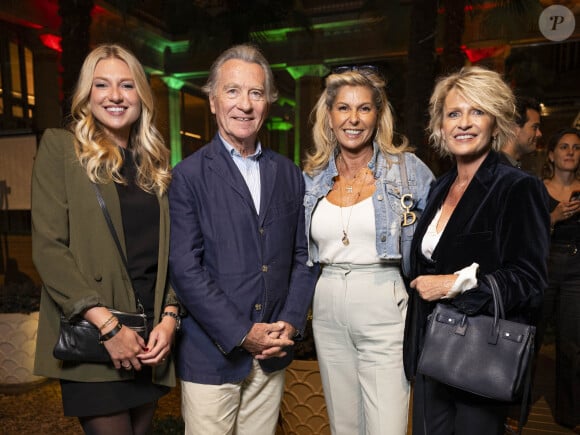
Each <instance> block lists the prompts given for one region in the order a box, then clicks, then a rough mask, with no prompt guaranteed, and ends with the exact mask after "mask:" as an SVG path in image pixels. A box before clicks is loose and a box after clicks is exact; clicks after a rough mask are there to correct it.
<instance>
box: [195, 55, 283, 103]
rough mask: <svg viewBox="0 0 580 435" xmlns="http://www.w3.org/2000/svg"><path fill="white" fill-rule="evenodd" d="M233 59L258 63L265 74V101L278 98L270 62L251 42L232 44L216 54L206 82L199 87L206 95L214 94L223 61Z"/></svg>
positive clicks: (212, 95)
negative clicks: (216, 56)
mask: <svg viewBox="0 0 580 435" xmlns="http://www.w3.org/2000/svg"><path fill="white" fill-rule="evenodd" d="M233 59H235V60H241V61H244V62H248V63H255V64H258V65H260V67H262V70H263V71H264V75H265V76H266V83H265V87H266V89H265V93H266V102H267V103H268V105H271V104H272V103H274V102H275V101H276V100H277V99H278V90H277V89H276V85H275V84H274V74H272V70H271V69H270V64H269V63H268V61H267V60H266V58H265V57H264V55H263V54H262V52H261V51H260V50H259V49H258V47H256V46H254V45H252V44H239V45H234V46H233V47H230V48H228V49H227V50H226V51H224V52H223V53H222V54H220V55H219V56H218V58H217V59H216V60H215V61H214V63H213V64H212V66H211V68H210V70H209V75H208V77H207V82H206V84H205V85H204V86H203V87H202V88H201V90H202V91H203V92H204V93H205V94H206V95H207V96H208V97H214V96H215V95H216V93H217V83H218V80H219V74H220V71H221V68H222V66H223V65H224V63H226V62H227V61H228V60H233Z"/></svg>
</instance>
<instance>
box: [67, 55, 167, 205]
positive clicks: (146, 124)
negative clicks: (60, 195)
mask: <svg viewBox="0 0 580 435" xmlns="http://www.w3.org/2000/svg"><path fill="white" fill-rule="evenodd" d="M109 58H116V59H119V60H121V61H123V62H125V63H126V64H127V66H128V67H129V70H130V71H131V75H132V76H133V79H134V81H135V89H136V90H137V94H138V95H139V98H140V100H141V115H140V116H139V119H137V121H135V123H134V124H133V125H132V126H131V133H130V137H129V144H128V149H130V150H131V152H132V153H133V155H134V157H135V161H136V164H137V177H136V183H137V185H138V186H139V187H140V188H141V189H143V190H145V191H146V192H149V193H157V194H160V195H161V194H164V193H165V192H166V191H167V189H168V187H169V183H170V181H171V172H170V171H171V168H170V160H169V155H170V153H169V150H168V149H167V147H166V146H165V143H164V141H163V138H162V136H161V134H160V133H159V131H158V130H157V128H156V127H155V125H154V120H155V105H154V99H153V93H152V91H151V88H150V87H149V82H148V80H147V76H146V75H145V71H144V70H143V67H142V66H141V63H140V62H139V61H138V60H137V58H136V57H135V55H133V53H131V52H130V51H128V50H127V49H126V48H123V47H121V46H120V45H116V44H103V45H99V46H98V47H96V48H95V49H94V50H92V51H91V52H90V53H89V54H88V56H87V57H86V59H85V61H84V63H83V65H82V67H81V71H80V74H79V79H78V82H77V85H76V89H75V91H74V94H73V97H72V104H71V122H70V124H69V129H70V130H71V131H72V133H73V134H74V137H75V141H74V146H75V151H76V154H77V157H78V158H79V161H80V163H81V165H82V166H83V168H85V169H86V171H87V175H88V177H89V179H90V180H91V181H92V182H94V183H99V184H102V183H108V182H110V181H114V182H115V183H121V184H125V183H126V180H124V179H123V177H122V176H121V174H120V173H119V171H120V169H121V166H122V164H123V156H122V154H121V150H119V148H118V147H117V146H116V144H115V143H114V142H113V141H112V140H111V139H110V138H109V137H108V135H107V133H106V131H105V130H104V129H103V127H102V125H101V124H100V122H99V121H98V120H97V119H96V118H95V117H94V115H93V113H92V112H91V109H90V101H89V100H90V95H91V89H92V86H93V74H94V71H95V68H96V66H97V64H98V63H99V61H101V60H103V59H109Z"/></svg>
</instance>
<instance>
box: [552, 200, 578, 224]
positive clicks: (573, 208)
mask: <svg viewBox="0 0 580 435" xmlns="http://www.w3.org/2000/svg"><path fill="white" fill-rule="evenodd" d="M579 211H580V201H562V202H559V203H558V205H557V206H556V208H554V210H553V211H552V213H550V219H551V221H552V225H554V224H556V223H557V222H560V221H563V220H565V219H568V218H570V217H571V216H573V215H574V214H576V213H578V212H579Z"/></svg>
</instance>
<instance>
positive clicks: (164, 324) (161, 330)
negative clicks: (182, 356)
mask: <svg viewBox="0 0 580 435" xmlns="http://www.w3.org/2000/svg"><path fill="white" fill-rule="evenodd" d="M175 328H176V321H175V319H173V318H172V317H169V316H165V317H163V319H162V320H161V322H159V324H158V325H157V326H156V327H155V328H153V331H151V334H149V341H148V343H147V348H146V349H144V352H140V353H139V354H138V355H137V358H139V360H140V361H141V363H142V364H144V365H147V366H156V365H159V364H162V363H164V362H165V359H166V358H167V357H168V356H169V354H170V353H171V345H172V344H173V340H174V339H175V332H176V329H175Z"/></svg>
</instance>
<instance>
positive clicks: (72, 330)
mask: <svg viewBox="0 0 580 435" xmlns="http://www.w3.org/2000/svg"><path fill="white" fill-rule="evenodd" d="M93 187H94V188H95V192H96V194H97V200H98V202H99V206H100V207H101V210H102V212H103V215H104V216H105V220H106V221H107V225H108V227H109V231H110V232H111V235H112V237H113V240H114V241H115V245H116V246H117V250H118V251H119V255H120V256H121V259H122V260H123V265H124V266H125V271H126V272H127V275H129V267H128V264H127V259H126V258H125V255H124V254H123V250H122V248H121V243H120V242H119V237H118V236H117V232H116V231H115V227H114V226H113V222H112V220H111V216H110V215H109V211H108V210H107V206H106V204H105V201H104V200H103V196H102V195H101V191H100V190H99V187H98V186H97V185H96V184H94V183H93ZM133 291H135V290H134V289H133ZM135 300H136V302H137V310H138V312H136V313H126V312H123V311H118V310H114V309H111V308H109V311H110V312H111V314H112V315H114V316H115V317H117V318H118V319H119V323H120V324H121V325H123V326H126V327H128V328H131V329H133V330H134V331H135V332H137V333H138V334H139V335H140V336H141V337H143V339H144V340H145V341H147V338H148V335H149V327H148V326H149V324H148V322H147V316H146V315H145V312H144V309H143V305H142V304H141V301H140V300H139V295H138V294H137V292H135ZM53 355H54V357H55V358H56V359H59V360H63V361H74V362H94V363H107V362H111V357H110V356H109V353H108V352H107V349H105V346H103V342H102V340H101V335H100V332H99V330H98V328H97V327H96V326H94V325H93V324H92V323H91V322H89V321H87V320H85V319H67V318H66V317H64V315H62V314H61V318H60V334H59V337H58V341H57V343H56V345H55V346H54V350H53Z"/></svg>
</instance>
